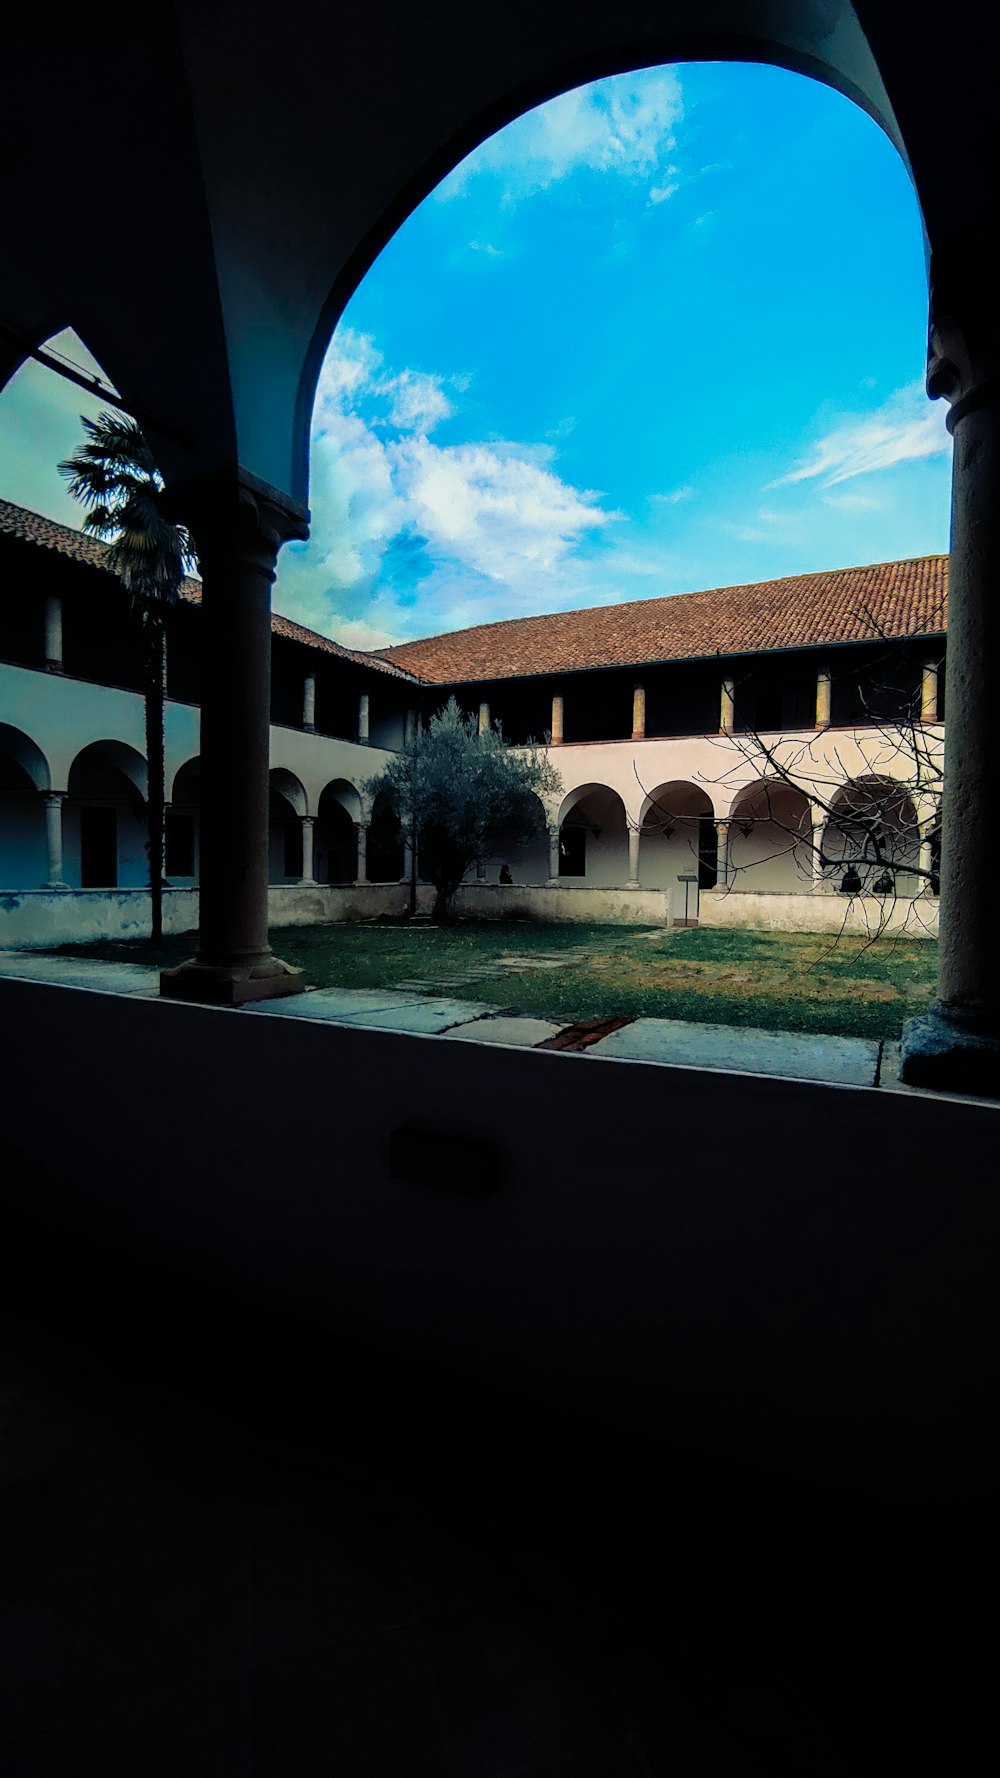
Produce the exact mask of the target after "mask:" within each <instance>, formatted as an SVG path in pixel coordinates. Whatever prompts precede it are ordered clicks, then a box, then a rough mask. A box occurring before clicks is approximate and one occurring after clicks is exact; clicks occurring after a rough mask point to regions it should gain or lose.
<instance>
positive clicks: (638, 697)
mask: <svg viewBox="0 0 1000 1778" xmlns="http://www.w3.org/2000/svg"><path fill="white" fill-rule="evenodd" d="M632 739H633V741H644V740H645V739H646V687H645V686H644V685H635V686H633V687H632Z"/></svg>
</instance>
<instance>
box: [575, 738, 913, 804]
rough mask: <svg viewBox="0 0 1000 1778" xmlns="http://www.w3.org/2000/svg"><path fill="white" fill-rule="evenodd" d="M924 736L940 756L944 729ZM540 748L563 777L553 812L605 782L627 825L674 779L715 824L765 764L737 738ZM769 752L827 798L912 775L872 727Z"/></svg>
mask: <svg viewBox="0 0 1000 1778" xmlns="http://www.w3.org/2000/svg"><path fill="white" fill-rule="evenodd" d="M922 732H923V737H924V742H925V744H926V745H927V746H928V749H929V751H930V752H931V754H937V755H938V756H940V755H941V754H942V753H943V750H944V728H943V725H941V724H936V725H934V726H933V727H930V726H928V727H927V728H926V729H924V730H923V731H922ZM543 751H544V752H546V754H547V757H548V758H549V759H550V760H551V762H552V764H553V766H554V767H555V769H556V771H557V772H558V773H559V776H560V778H561V780H562V786H563V788H562V790H561V791H560V793H559V794H558V795H557V796H556V797H555V798H554V799H553V801H554V804H555V807H556V808H558V806H559V804H560V803H561V801H562V800H563V797H564V796H565V795H566V794H567V793H568V792H569V791H571V790H575V789H578V788H579V787H580V785H582V784H606V785H607V786H608V787H609V789H611V790H615V791H617V793H618V795H619V796H620V797H621V799H622V802H623V803H624V805H625V809H626V811H627V814H628V817H629V819H630V820H631V821H638V820H639V818H640V815H641V812H642V804H643V801H644V799H645V797H646V796H647V795H648V794H650V793H651V792H652V791H653V790H655V788H656V786H657V785H659V784H667V783H672V782H675V781H678V782H681V781H683V782H687V783H691V784H695V785H698V786H699V787H700V788H702V789H703V790H704V791H705V794H706V795H707V796H708V798H709V800H710V802H711V804H712V807H713V809H714V811H715V815H716V818H717V819H719V820H721V819H723V818H725V817H728V815H729V814H730V812H731V810H732V807H733V804H734V801H735V800H736V798H737V797H738V796H739V794H740V793H741V791H743V790H745V789H746V787H747V786H748V785H751V784H754V783H756V782H757V781H758V780H759V779H760V778H761V776H762V775H764V774H765V762H762V761H761V759H760V758H759V757H757V758H754V757H753V756H752V754H751V756H750V757H747V755H748V754H750V747H749V742H748V739H747V738H746V737H741V736H732V737H729V736H726V735H718V734H716V735H684V736H679V737H676V738H674V739H667V740H654V741H594V742H579V743H574V744H572V745H570V746H563V747H549V748H548V749H543ZM773 751H774V753H775V755H776V757H777V759H778V760H779V762H780V763H781V764H782V766H783V767H785V768H786V769H787V770H788V771H790V772H792V773H793V774H795V773H798V774H799V775H800V776H801V779H802V781H803V783H804V784H811V785H813V786H814V787H815V788H816V790H817V791H819V792H820V793H822V794H826V792H828V791H829V792H831V793H832V791H833V790H835V789H836V788H837V787H838V786H840V785H841V784H843V783H844V782H845V781H846V780H847V779H848V778H855V777H867V776H872V775H873V774H879V773H881V774H884V775H885V776H887V777H891V778H896V779H899V780H901V781H905V780H906V779H907V778H908V777H909V776H910V775H911V772H910V771H908V769H907V761H906V756H905V751H904V750H902V749H901V748H900V745H899V741H898V739H897V738H896V737H894V736H893V735H892V733H891V732H889V733H887V732H885V731H880V730H879V729H875V728H859V729H847V728H837V729H822V730H816V729H804V730H802V731H801V732H798V733H790V734H787V735H785V736H783V737H780V738H778V739H777V740H776V741H775V745H774V749H773Z"/></svg>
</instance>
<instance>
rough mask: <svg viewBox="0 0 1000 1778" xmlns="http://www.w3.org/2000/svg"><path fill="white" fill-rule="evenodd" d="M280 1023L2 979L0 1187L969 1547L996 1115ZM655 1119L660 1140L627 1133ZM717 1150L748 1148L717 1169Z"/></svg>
mask: <svg viewBox="0 0 1000 1778" xmlns="http://www.w3.org/2000/svg"><path fill="white" fill-rule="evenodd" d="M289 1010H293V1009H287V1008H286V1010H285V1014H284V1016H282V1017H273V1016H269V1015H268V1014H267V1012H266V1011H264V1012H252V1011H239V1012H237V1011H226V1010H222V1009H216V1008H209V1007H200V1006H184V1005H182V1004H180V1003H179V1002H176V1001H157V1000H153V999H149V1000H147V999H144V998H142V997H134V996H124V995H122V996H116V995H110V994H103V993H95V992H93V991H82V990H79V989H73V988H63V987H55V986H52V985H49V984H45V983H40V982H25V981H14V980H10V979H6V980H3V979H0V1017H2V1019H3V1022H4V1024H5V1026H6V1028H7V1029H8V1030H11V1031H13V1032H16V1033H17V1042H16V1043H15V1044H12V1045H11V1046H10V1049H9V1054H8V1057H7V1060H6V1064H5V1067H6V1073H5V1080H4V1087H5V1091H6V1094H7V1098H8V1103H9V1104H11V1105H14V1106H16V1107H17V1117H16V1118H10V1119H9V1120H8V1123H7V1127H6V1129H5V1134H4V1142H5V1149H4V1162H5V1165H4V1167H3V1169H2V1174H3V1189H4V1191H5V1193H6V1195H7V1196H8V1197H9V1199H10V1200H11V1202H12V1203H13V1204H14V1205H15V1206H16V1207H19V1208H21V1209H23V1210H25V1211H30V1212H31V1214H33V1215H34V1216H36V1217H42V1218H45V1217H48V1218H50V1219H51V1220H52V1221H53V1222H57V1223H59V1224H61V1225H62V1226H63V1227H70V1228H72V1229H76V1230H79V1231H80V1232H81V1233H87V1234H89V1235H91V1236H92V1237H94V1238H96V1239H99V1240H101V1241H104V1242H107V1243H110V1244H112V1245H114V1244H117V1246H118V1249H119V1251H120V1252H121V1254H122V1259H123V1263H125V1264H127V1263H128V1259H129V1255H130V1254H131V1253H137V1254H139V1255H140V1256H141V1255H148V1256H153V1257H155V1259H156V1261H157V1263H158V1264H162V1265H164V1266H170V1265H172V1266H174V1267H175V1268H177V1269H178V1270H181V1271H183V1270H184V1268H188V1269H191V1270H193V1271H195V1272H196V1273H197V1274H198V1275H200V1276H202V1277H204V1278H208V1279H212V1280H214V1281H217V1282H227V1283H229V1284H230V1285H231V1286H232V1287H233V1288H234V1289H236V1290H237V1291H239V1292H242V1293H245V1294H249V1295H250V1296H255V1297H259V1298H261V1299H263V1300H265V1301H269V1302H272V1303H274V1302H276V1303H279V1304H281V1305H284V1306H285V1307H287V1308H288V1309H290V1310H291V1311H292V1312H293V1313H294V1314H295V1315H296V1317H298V1318H299V1319H300V1320H302V1321H303V1322H304V1323H306V1324H308V1322H309V1321H310V1320H312V1321H314V1322H315V1323H317V1324H318V1325H320V1326H322V1325H324V1324H325V1325H327V1326H330V1325H333V1326H335V1327H337V1328H339V1329H342V1330H344V1331H346V1332H347V1333H349V1334H351V1335H353V1336H354V1337H356V1338H358V1339H360V1340H362V1341H370V1342H372V1343H373V1344H374V1345H376V1346H377V1347H380V1348H382V1349H383V1350H386V1349H387V1350H389V1351H390V1352H397V1353H400V1354H405V1355H406V1356H407V1357H408V1358H410V1359H418V1360H419V1359H423V1360H427V1361H429V1362H433V1363H438V1364H441V1365H444V1366H447V1367H450V1368H452V1369H454V1370H457V1371H459V1372H465V1373H466V1374H472V1375H473V1376H475V1377H477V1378H478V1379H480V1380H481V1381H483V1382H485V1383H492V1384H496V1385H499V1386H501V1387H503V1388H509V1389H513V1390H517V1391H522V1392H524V1393H525V1394H526V1395H530V1396H534V1397H535V1398H536V1399H540V1400H542V1401H543V1402H545V1403H547V1404H549V1405H550V1406H551V1407H553V1408H557V1409H564V1410H566V1411H569V1412H573V1413H581V1414H584V1415H586V1416H589V1417H590V1418H592V1419H597V1420H604V1421H606V1422H611V1423H613V1424H617V1425H625V1426H627V1427H628V1428H630V1429H631V1430H633V1431H635V1432H637V1433H639V1434H642V1435H645V1436H649V1437H651V1438H653V1439H655V1440H657V1441H660V1442H662V1443H664V1444H666V1445H668V1446H671V1445H672V1446H674V1447H676V1448H680V1449H682V1450H687V1451H688V1452H695V1453H700V1454H701V1455H702V1456H704V1457H706V1458H710V1459H719V1460H722V1461H725V1462H728V1463H733V1464H736V1465H738V1466H739V1468H740V1470H741V1471H742V1472H743V1473H744V1474H745V1473H746V1472H747V1471H757V1472H758V1473H760V1472H766V1473H767V1474H769V1475H771V1476H772V1477H774V1476H778V1477H780V1478H782V1479H783V1480H784V1482H786V1483H787V1484H788V1485H793V1486H796V1485H799V1484H806V1485H808V1484H810V1483H812V1484H815V1485H816V1486H817V1487H820V1488H826V1489H829V1490H832V1491H833V1492H834V1493H840V1494H841V1504H842V1505H845V1504H846V1503H847V1501H848V1500H850V1501H854V1502H857V1503H859V1504H863V1505H866V1506H873V1505H878V1506H880V1507H881V1509H882V1510H883V1511H884V1512H887V1513H889V1514H890V1516H891V1517H892V1518H893V1521H894V1522H895V1523H896V1525H897V1526H898V1525H900V1524H904V1523H907V1522H909V1523H912V1522H913V1521H914V1519H915V1518H920V1519H921V1520H923V1521H925V1522H926V1520H927V1519H928V1517H930V1518H932V1519H933V1520H934V1521H935V1522H936V1523H937V1524H938V1526H939V1527H942V1528H945V1529H950V1532H951V1534H952V1535H953V1536H969V1535H974V1533H973V1532H971V1531H970V1515H972V1516H973V1517H974V1515H975V1513H976V1511H977V1509H978V1511H979V1513H980V1514H983V1515H985V1514H986V1513H989V1512H992V1510H993V1508H992V1503H993V1502H995V1498H996V1488H997V1482H998V1479H1000V1460H998V1454H997V1443H996V1439H995V1437H994V1436H993V1435H992V1432H991V1428H990V1426H989V1424H988V1422H989V1419H990V1416H989V1415H988V1414H987V1416H986V1418H985V1419H984V1404H987V1403H989V1402H990V1401H994V1400H995V1399H996V1397H997V1394H998V1392H1000V1295H998V1293H997V1289H996V1263H995V1258H994V1253H995V1249H996V1245H997V1242H998V1240H1000V1194H998V1193H997V1191H996V1187H995V1173H996V1166H995V1160H996V1147H997V1137H998V1133H1000V1109H998V1107H997V1106H995V1105H991V1104H988V1103H970V1102H968V1101H966V1100H962V1099H959V1098H953V1097H950V1096H944V1097H937V1096H934V1095H930V1094H924V1093H913V1092H892V1091H887V1090H885V1089H881V1090H878V1091H876V1090H875V1089H873V1088H861V1087H841V1086H829V1085H823V1084H820V1083H818V1082H810V1081H797V1080H775V1079H766V1078H762V1077H760V1076H756V1075H748V1074H743V1075H740V1074H726V1073H721V1072H709V1071H701V1070H698V1069H692V1068H671V1067H657V1066H654V1065H652V1064H649V1063H644V1062H631V1061H616V1060H613V1059H601V1058H598V1057H595V1056H588V1055H586V1054H584V1055H559V1054H555V1053H553V1052H548V1053H546V1052H543V1051H539V1050H527V1049H520V1050H519V1049H506V1048H502V1047H500V1048H497V1047H494V1046H489V1045H483V1044H478V1043H454V1042H451V1041H449V1040H448V1039H447V1038H444V1037H413V1036H405V1035H402V1034H399V1033H396V1032H389V1031H374V1030H346V1029H343V1028H338V1027H336V1026H333V1025H325V1024H321V1023H316V1022H314V1021H311V1020H309V1019H301V1018H296V1017H294V1016H291V1017H290V1016H288V1011H289ZM290 1082H297V1083H301V1084H302V1090H301V1091H300V1092H298V1093H296V1094H295V1101H294V1142H293V1143H292V1144H291V1145H290V1143H289V1119H288V1115H287V1091H286V1089H287V1087H288V1083H290ZM373 1083H376V1086H377V1107H376V1112H377V1114H376V1115H372V1116H363V1115H359V1107H362V1106H364V1105H365V1104H369V1105H370V1104H371V1103H372V1090H373ZM179 1095H180V1096H182V1097H183V1103H184V1116H183V1117H174V1118H173V1119H171V1122H170V1129H169V1139H166V1140H162V1141H157V1142H150V1134H149V1133H150V1130H151V1129H157V1130H162V1120H163V1107H164V1105H169V1104H174V1103H176V1102H177V1100H178V1096H179ZM54 1107H56V1108H57V1109H58V1113H59V1123H60V1127H61V1128H62V1129H63V1130H69V1131H72V1132H73V1140H72V1142H66V1141H61V1140H59V1139H58V1138H57V1137H55V1136H54V1135H53V1108H54ZM651 1116H655V1120H656V1128H657V1129H658V1130H660V1131H667V1132H669V1137H668V1139H667V1140H664V1141H649V1140H644V1139H643V1133H644V1132H645V1133H646V1135H647V1136H648V1132H649V1130H650V1118H651ZM395 1130H416V1131H421V1132H424V1133H426V1134H428V1135H430V1136H431V1137H436V1138H438V1139H440V1141H441V1143H442V1147H441V1149H440V1151H439V1156H438V1161H437V1165H436V1183H424V1184H418V1183H416V1182H415V1181H414V1180H413V1179H412V1178H410V1177H407V1176H406V1175H405V1173H404V1175H403V1176H402V1177H400V1176H399V1173H398V1170H395V1171H394V1169H393V1166H392V1164H391V1161H390V1148H389V1144H390V1135H391V1132H393V1131H395ZM332 1132H335V1140H333V1139H332V1136H331V1133H332ZM715 1132H723V1133H725V1132H730V1133H732V1132H737V1133H738V1134H737V1137H736V1146H735V1150H734V1148H733V1144H732V1142H729V1143H728V1144H727V1143H726V1142H724V1143H723V1145H722V1151H720V1150H719V1148H718V1144H716V1145H715V1148H714V1150H713V1151H712V1152H711V1153H710V1151H709V1149H707V1148H706V1137H708V1136H711V1135H712V1134H714V1133H715ZM454 1138H459V1139H465V1140H471V1141H472V1142H480V1143H485V1144H488V1145H490V1147H491V1148H492V1150H493V1151H494V1152H495V1154H496V1156H497V1164H498V1167H499V1187H500V1188H499V1191H498V1192H497V1194H496V1195H495V1196H493V1197H488V1198H483V1199H475V1198H473V1197H470V1196H466V1195H464V1193H463V1190H462V1187H463V1184H464V1183H465V1182H466V1181H468V1179H469V1175H470V1165H471V1163H470V1159H469V1156H468V1154H467V1153H464V1152H462V1151H458V1153H457V1154H456V1153H455V1152H454V1151H453V1150H452V1149H451V1148H449V1146H448V1143H449V1140H450V1139H454ZM779 1150H780V1153H781V1154H784V1155H785V1156H786V1157H787V1164H785V1165H782V1164H779V1162H778V1161H777V1160H776V1156H777V1155H778V1152H779ZM737 1151H738V1152H737ZM720 1153H721V1158H720ZM223 1155H224V1156H225V1165H224V1166H220V1164H219V1158H220V1156H223ZM845 1156H846V1157H848V1158H849V1159H850V1163H851V1164H849V1165H845ZM637 1157H638V1158H637ZM303 1338H304V1339H308V1338H309V1332H308V1327H306V1329H305V1330H304V1332H303ZM331 1388H332V1389H333V1390H334V1391H335V1389H336V1378H335V1377H331Z"/></svg>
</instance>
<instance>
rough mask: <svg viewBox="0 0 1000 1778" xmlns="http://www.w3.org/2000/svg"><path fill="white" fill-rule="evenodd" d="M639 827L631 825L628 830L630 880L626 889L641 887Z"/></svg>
mask: <svg viewBox="0 0 1000 1778" xmlns="http://www.w3.org/2000/svg"><path fill="white" fill-rule="evenodd" d="M639 837H640V834H639V829H638V827H630V828H629V830H628V882H627V883H626V885H625V887H626V889H638V887H639Z"/></svg>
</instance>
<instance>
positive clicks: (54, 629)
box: [45, 593, 63, 673]
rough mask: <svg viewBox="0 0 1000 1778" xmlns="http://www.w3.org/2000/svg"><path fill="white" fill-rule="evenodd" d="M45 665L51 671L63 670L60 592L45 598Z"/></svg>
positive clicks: (58, 671)
mask: <svg viewBox="0 0 1000 1778" xmlns="http://www.w3.org/2000/svg"><path fill="white" fill-rule="evenodd" d="M45 666H46V670H47V671H48V672H49V673H61V672H62V670H63V607H62V599H61V598H60V596H59V594H58V593H49V594H48V596H47V597H46V600H45Z"/></svg>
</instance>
